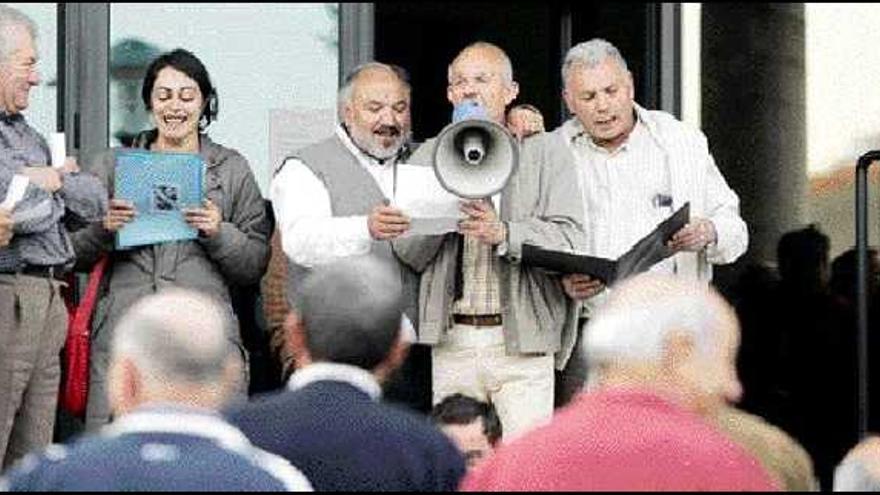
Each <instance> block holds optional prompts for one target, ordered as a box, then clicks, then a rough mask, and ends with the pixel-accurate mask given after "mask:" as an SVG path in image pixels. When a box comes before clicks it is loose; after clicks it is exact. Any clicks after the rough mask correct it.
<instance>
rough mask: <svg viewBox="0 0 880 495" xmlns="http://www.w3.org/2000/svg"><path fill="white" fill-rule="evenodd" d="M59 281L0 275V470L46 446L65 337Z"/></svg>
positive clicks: (64, 321) (65, 319)
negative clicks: (60, 355) (0, 467)
mask: <svg viewBox="0 0 880 495" xmlns="http://www.w3.org/2000/svg"><path fill="white" fill-rule="evenodd" d="M63 285H64V283H63V282H59V281H57V280H54V279H51V278H43V277H32V276H28V275H9V274H0V466H3V467H4V468H6V467H9V466H10V465H12V463H14V462H15V461H17V460H18V459H20V458H21V457H23V456H24V455H25V454H27V453H29V452H32V451H34V450H39V449H42V448H44V447H46V446H47V445H49V444H50V443H51V442H52V433H53V429H54V426H55V409H56V407H57V405H58V387H59V383H60V379H61V368H60V364H59V363H60V361H59V354H60V352H61V348H62V347H63V346H64V341H65V339H66V337H67V309H66V307H65V306H64V301H63V300H62V297H61V293H60V289H61V287H62V286H63Z"/></svg>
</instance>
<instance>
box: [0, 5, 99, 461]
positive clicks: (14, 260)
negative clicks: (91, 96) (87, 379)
mask: <svg viewBox="0 0 880 495" xmlns="http://www.w3.org/2000/svg"><path fill="white" fill-rule="evenodd" d="M35 37H36V26H35V25H34V23H33V21H32V20H31V19H29V18H28V17H27V16H25V15H24V14H22V13H21V12H19V11H18V10H16V9H13V8H11V7H7V6H3V5H0V46H2V51H0V203H6V205H12V210H11V212H10V213H11V220H12V226H11V231H12V234H13V236H12V237H11V239H7V240H8V242H9V244H8V245H7V246H6V247H0V466H9V465H10V464H11V463H12V462H14V461H15V460H16V459H18V458H20V457H22V456H23V455H24V454H26V453H27V452H28V451H31V450H33V449H36V448H41V447H44V446H45V445H47V444H49V442H50V441H51V440H52V431H53V427H54V423H55V407H56V404H57V400H58V385H59V379H60V374H61V371H60V367H59V359H58V354H59V351H60V350H61V347H62V346H63V345H64V341H65V337H66V335H67V310H66V308H65V306H64V301H63V300H62V297H61V288H62V286H63V285H64V282H62V280H61V279H62V277H63V275H64V273H65V272H66V271H68V270H69V269H70V268H72V267H73V264H74V260H75V258H74V252H73V249H72V247H71V242H70V237H69V235H68V231H67V228H66V224H72V223H76V222H80V223H82V222H89V221H97V220H100V218H101V217H102V216H103V215H104V212H105V211H106V208H107V192H106V191H105V190H104V188H103V186H101V183H100V182H99V181H98V179H97V178H96V177H93V176H90V175H86V174H81V173H79V169H78V167H77V166H76V163H75V162H74V161H73V160H68V161H67V162H66V163H65V164H63V166H60V167H58V166H57V165H58V164H52V163H51V157H50V153H49V148H48V146H47V145H46V140H45V139H44V138H43V137H42V136H41V135H40V134H39V133H38V132H37V131H36V130H35V129H33V128H32V127H31V126H30V125H28V123H27V122H26V120H25V118H24V117H23V116H22V114H21V112H22V111H23V110H25V109H26V108H27V107H28V103H29V96H30V90H31V88H32V87H33V86H36V85H37V84H39V82H40V76H39V74H38V72H37V69H36V63H37V51H36V46H35ZM50 165H56V166H54V167H53V166H50ZM0 222H2V220H0ZM9 228H10V227H9V226H8V225H7V226H6V227H0V232H2V231H3V230H5V229H9ZM2 237H4V235H3V234H0V238H2Z"/></svg>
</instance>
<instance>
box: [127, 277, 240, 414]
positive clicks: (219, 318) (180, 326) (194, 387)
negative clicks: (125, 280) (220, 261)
mask: <svg viewBox="0 0 880 495" xmlns="http://www.w3.org/2000/svg"><path fill="white" fill-rule="evenodd" d="M232 328H233V327H232V321H231V315H230V313H229V312H228V311H227V310H225V309H224V308H223V307H222V306H220V305H219V304H218V303H217V302H215V301H214V300H213V299H211V298H210V297H209V296H206V295H203V294H200V293H197V292H193V291H189V290H184V289H169V290H165V291H163V292H161V293H158V294H154V295H150V296H147V297H145V298H143V299H141V300H140V301H139V302H138V303H137V304H135V305H134V306H132V307H131V308H129V309H128V311H126V313H125V314H124V315H123V316H122V318H121V320H120V322H119V324H118V325H117V326H116V328H115V332H114V337H113V342H112V349H111V356H112V357H111V370H112V371H111V374H114V373H116V375H115V377H116V378H121V379H123V380H122V381H115V382H114V380H113V379H111V387H110V388H111V390H110V393H111V396H112V397H114V398H115V399H120V400H122V401H123V402H125V404H123V406H124V409H125V410H129V409H131V408H132V407H136V406H137V405H140V404H142V403H145V402H151V401H156V400H162V401H168V400H173V398H174V397H176V396H180V397H181V398H182V399H184V400H189V399H192V400H195V401H198V400H201V399H202V398H205V397H210V400H208V402H206V403H201V404H196V405H200V406H206V407H213V406H219V405H221V404H220V403H221V402H222V401H223V399H225V394H227V393H228V392H229V391H230V390H232V389H233V388H235V386H236V384H235V383H234V382H235V380H236V379H237V378H238V376H239V373H240V368H239V367H240V361H239V360H240V356H239V354H238V349H237V348H236V346H235V345H234V344H233V343H232V341H231V340H230V338H229V335H230V334H231V331H232ZM126 370H128V371H133V372H134V374H135V375H133V376H136V379H137V380H138V381H139V386H140V389H141V390H140V392H139V396H138V397H127V398H126V397H120V394H123V395H124V394H126V393H127V392H126V391H125V390H119V389H118V388H119V387H125V386H126V383H125V377H124V376H123V375H124V373H125V372H126ZM119 373H122V375H120V374H119ZM114 383H115V385H116V386H117V387H116V388H117V389H116V390H114V386H113V385H114ZM185 395H190V397H189V398H188V399H187V398H186V397H184V396H185ZM201 395H204V396H205V397H200V396H201ZM132 401H133V402H134V403H131V402H132ZM123 412H124V411H123Z"/></svg>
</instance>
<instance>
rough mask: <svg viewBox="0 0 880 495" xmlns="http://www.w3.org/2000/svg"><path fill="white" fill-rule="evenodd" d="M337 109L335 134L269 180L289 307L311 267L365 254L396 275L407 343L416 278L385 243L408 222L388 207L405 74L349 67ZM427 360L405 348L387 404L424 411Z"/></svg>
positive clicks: (403, 119) (405, 109) (402, 150)
mask: <svg viewBox="0 0 880 495" xmlns="http://www.w3.org/2000/svg"><path fill="white" fill-rule="evenodd" d="M337 111H338V120H339V125H338V126H337V127H336V131H335V133H334V135H333V136H331V137H329V138H327V139H325V140H323V141H321V142H318V143H316V144H314V145H312V146H308V147H306V148H303V149H301V150H298V151H296V152H294V153H293V155H292V156H290V157H288V158H287V159H286V160H285V161H284V163H283V164H282V165H281V168H280V169H279V170H278V171H277V172H276V175H275V178H274V179H273V181H272V186H271V191H270V196H271V198H272V204H273V208H274V210H275V218H276V219H277V222H278V230H279V232H280V234H281V245H282V248H283V251H284V253H285V254H286V255H287V259H288V262H289V266H288V285H289V286H290V287H289V288H288V291H287V294H288V302H289V303H290V305H291V307H292V308H293V309H294V310H296V300H295V298H294V295H295V294H296V292H297V291H296V290H295V289H294V286H295V284H298V283H300V282H301V281H302V280H303V279H304V278H305V275H306V274H307V273H308V271H309V270H310V269H312V268H313V267H316V266H319V265H323V264H326V263H332V262H334V261H336V260H339V259H342V258H348V257H351V256H359V255H365V254H368V253H370V254H373V255H376V256H378V257H380V258H382V259H385V260H387V261H388V262H389V263H391V264H392V265H394V266H396V267H397V268H398V269H399V270H400V274H401V280H402V282H403V290H404V321H403V322H402V324H403V327H404V332H405V334H408V335H409V336H410V338H411V340H414V333H415V325H416V324H417V317H418V311H417V296H416V294H417V290H418V286H417V284H418V279H417V276H416V274H415V273H414V272H413V271H412V270H411V269H409V267H407V266H405V265H403V264H401V263H399V262H398V261H397V258H396V257H395V255H394V253H393V252H392V251H391V245H390V242H389V241H390V240H391V239H394V238H396V237H398V236H400V235H401V234H403V233H404V232H406V231H407V229H409V219H408V218H407V217H406V216H405V215H404V214H403V213H402V212H401V211H400V210H399V209H397V208H394V207H391V206H389V203H390V200H391V199H392V198H393V197H394V189H395V186H396V183H395V182H396V181H395V178H396V173H395V170H396V165H397V163H399V162H401V161H402V160H404V159H405V158H407V157H408V155H409V140H410V137H411V124H410V86H409V83H408V82H407V80H406V75H405V73H404V72H403V70H402V69H400V68H398V67H393V66H390V65H386V64H382V63H378V62H370V63H367V64H364V65H361V66H359V67H356V68H355V69H354V70H352V72H351V73H350V74H349V75H348V76H347V77H346V79H345V83H344V84H343V86H342V88H341V89H340V90H339V97H338V102H337ZM345 303H346V302H345V301H339V304H345ZM426 356H427V350H425V349H417V348H416V349H412V350H411V357H410V358H409V360H408V361H407V363H405V364H404V366H403V367H402V368H401V371H400V372H399V374H398V376H396V377H395V378H394V379H392V380H391V383H389V385H388V387H389V388H388V389H386V395H387V396H389V398H390V399H392V400H399V401H401V402H405V403H407V404H408V405H410V406H412V407H414V408H416V409H419V410H423V411H427V410H428V408H430V403H429V402H430V401H429V399H428V388H429V386H428V385H427V383H425V384H424V385H422V384H421V383H420V382H421V381H423V380H426V379H427V376H428V371H427V364H426V363H423V362H424V361H425V357H426ZM420 365H423V366H421V367H420ZM422 368H424V370H422Z"/></svg>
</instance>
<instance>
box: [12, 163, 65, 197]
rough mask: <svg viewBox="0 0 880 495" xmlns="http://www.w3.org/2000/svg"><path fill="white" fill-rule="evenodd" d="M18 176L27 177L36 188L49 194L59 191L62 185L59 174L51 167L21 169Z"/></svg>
mask: <svg viewBox="0 0 880 495" xmlns="http://www.w3.org/2000/svg"><path fill="white" fill-rule="evenodd" d="M18 174H20V175H23V176H25V177H27V178H28V180H30V181H31V182H33V183H34V184H36V185H37V187H39V188H40V189H42V190H44V191H46V192H47V193H50V194H51V193H54V192H55V191H57V190H59V189H61V186H62V185H64V184H63V182H62V181H61V173H59V171H58V169H54V168H52V167H45V166H37V167H22V168H21V169H19V171H18Z"/></svg>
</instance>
